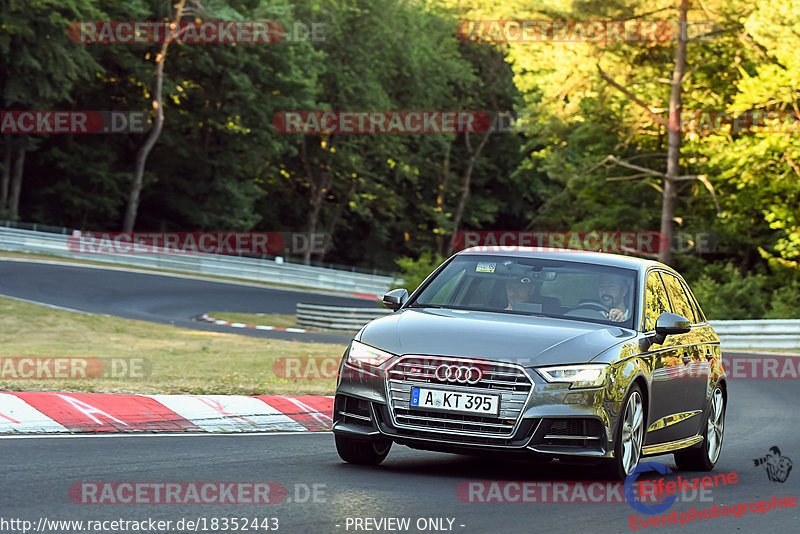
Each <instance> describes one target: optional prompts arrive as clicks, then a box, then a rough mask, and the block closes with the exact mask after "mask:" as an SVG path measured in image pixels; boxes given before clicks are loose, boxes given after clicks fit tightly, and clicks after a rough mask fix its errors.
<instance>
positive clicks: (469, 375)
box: [434, 363, 483, 384]
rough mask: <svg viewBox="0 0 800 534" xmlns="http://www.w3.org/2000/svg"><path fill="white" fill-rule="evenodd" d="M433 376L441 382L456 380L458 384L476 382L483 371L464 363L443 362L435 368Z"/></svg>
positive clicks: (481, 376)
mask: <svg viewBox="0 0 800 534" xmlns="http://www.w3.org/2000/svg"><path fill="white" fill-rule="evenodd" d="M434 376H435V377H436V379H437V380H441V381H442V382H458V383H459V384H477V383H478V382H480V380H481V378H483V373H482V372H481V370H480V369H478V368H477V367H467V366H466V365H460V366H459V365H447V364H445V363H443V364H442V365H440V366H439V367H437V368H436V372H435V373H434Z"/></svg>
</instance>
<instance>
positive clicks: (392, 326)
mask: <svg viewBox="0 0 800 534" xmlns="http://www.w3.org/2000/svg"><path fill="white" fill-rule="evenodd" d="M634 335H635V333H634V332H633V331H631V330H627V329H622V328H619V327H615V326H608V325H602V324H594V323H587V322H583V321H572V320H568V319H553V318H548V317H534V316H526V315H516V314H509V313H496V312H483V311H467V310H451V309H436V308H420V309H411V308H406V309H402V310H400V311H398V312H395V313H393V314H391V315H387V316H385V317H382V318H380V319H376V320H374V321H372V322H371V323H369V324H368V325H367V326H365V327H364V329H363V330H362V331H361V332H360V333H359V336H357V339H359V341H361V342H363V343H366V344H368V345H371V346H373V347H376V348H379V349H383V350H385V351H388V352H391V353H393V354H398V355H404V354H422V355H430V356H457V357H458V356H460V357H466V358H482V359H488V360H500V361H504V362H512V363H518V364H520V365H523V366H540V365H560V364H570V363H585V362H588V361H589V360H591V359H592V358H594V357H595V356H597V355H598V354H600V353H601V352H602V351H604V350H606V349H608V348H610V347H612V346H614V345H617V344H619V343H622V342H624V341H625V340H626V339H629V338H631V337H633V336H634Z"/></svg>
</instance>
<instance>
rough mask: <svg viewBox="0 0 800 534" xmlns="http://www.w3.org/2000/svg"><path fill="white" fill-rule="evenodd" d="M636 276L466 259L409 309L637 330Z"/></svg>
mask: <svg viewBox="0 0 800 534" xmlns="http://www.w3.org/2000/svg"><path fill="white" fill-rule="evenodd" d="M636 302H637V298H636V271H633V270H630V269H621V268H616V267H605V266H599V265H593V264H589V263H580V262H577V261H564V260H544V259H538V258H520V257H514V256H510V257H505V256H486V255H469V254H464V255H460V256H457V257H456V258H454V259H453V260H452V261H451V262H450V263H449V264H448V265H447V266H446V267H445V268H444V269H443V270H442V271H441V272H440V273H439V274H438V275H437V276H436V277H435V278H434V279H433V280H431V282H430V283H429V284H428V285H427V286H426V287H425V288H424V289H423V290H422V291H421V292H420V294H419V295H418V296H416V297H415V298H414V301H413V302H411V303H410V304H409V306H410V307H439V308H457V309H471V310H482V311H496V312H503V313H516V314H527V315H540V316H547V317H559V318H564V319H572V320H588V321H590V322H599V323H608V324H613V325H616V326H622V327H624V328H633V320H634V319H633V318H634V315H635V309H634V306H635V303H636Z"/></svg>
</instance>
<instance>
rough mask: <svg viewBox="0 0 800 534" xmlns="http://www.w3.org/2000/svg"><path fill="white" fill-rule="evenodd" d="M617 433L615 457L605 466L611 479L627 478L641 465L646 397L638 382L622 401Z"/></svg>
mask: <svg viewBox="0 0 800 534" xmlns="http://www.w3.org/2000/svg"><path fill="white" fill-rule="evenodd" d="M622 406H623V409H622V412H620V420H619V424H618V425H617V426H618V428H617V435H616V438H615V439H614V458H612V459H611V460H609V461H608V462H607V463H606V466H605V474H606V475H607V476H608V477H609V478H610V479H611V480H625V478H626V477H627V476H628V475H629V474H631V472H633V470H634V469H636V466H637V465H639V459H640V458H641V456H642V443H644V425H645V414H644V397H643V396H642V390H641V388H640V387H639V385H638V384H633V385H632V386H631V388H630V390H629V391H628V394H627V395H626V397H625V402H623V403H622Z"/></svg>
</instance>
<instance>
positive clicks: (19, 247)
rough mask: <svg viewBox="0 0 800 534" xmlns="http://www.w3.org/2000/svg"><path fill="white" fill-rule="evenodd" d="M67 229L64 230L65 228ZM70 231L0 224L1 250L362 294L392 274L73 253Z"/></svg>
mask: <svg viewBox="0 0 800 534" xmlns="http://www.w3.org/2000/svg"><path fill="white" fill-rule="evenodd" d="M64 230H66V229H64ZM68 237H69V235H66V234H58V233H51V232H40V231H34V230H23V229H19V228H8V227H2V226H0V250H10V251H16V252H28V253H36V254H48V255H52V256H61V257H66V258H73V259H83V260H91V261H95V262H100V263H110V264H117V265H125V266H132V267H146V268H151V269H162V270H166V271H177V272H182V273H189V274H195V275H212V276H226V277H231V278H238V279H242V280H255V281H259V282H268V283H274V284H285V285H293V286H300V287H307V288H314V289H327V290H332V291H347V292H353V293H363V294H367V295H383V293H385V292H386V291H388V290H389V287H390V286H391V285H392V283H393V282H394V279H393V278H392V277H391V276H382V275H374V274H365V273H356V272H349V271H342V270H338V269H328V268H324V267H316V266H311V265H300V264H296V263H285V262H283V263H279V262H276V261H274V260H268V259H261V258H247V257H242V256H226V255H219V254H200V253H198V254H168V253H163V254H119V253H116V254H114V253H103V254H76V253H73V252H72V251H70V250H69V248H68V247H67V239H68Z"/></svg>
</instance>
